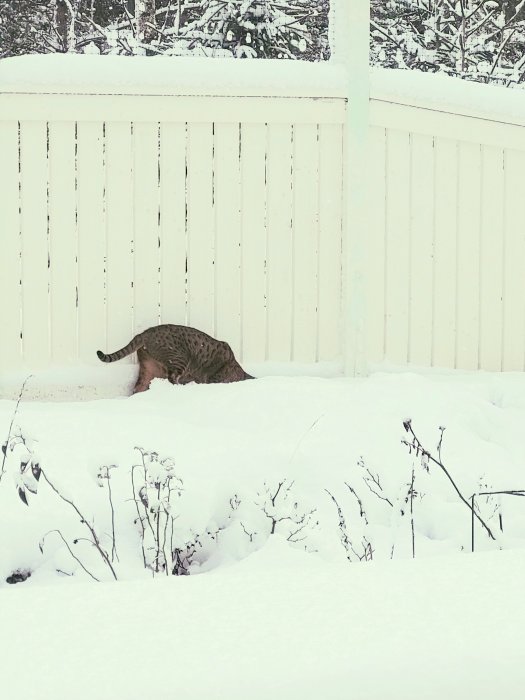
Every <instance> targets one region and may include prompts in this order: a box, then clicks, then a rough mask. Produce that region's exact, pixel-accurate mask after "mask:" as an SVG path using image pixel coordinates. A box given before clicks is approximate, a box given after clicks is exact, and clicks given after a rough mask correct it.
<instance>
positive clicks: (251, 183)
mask: <svg viewBox="0 0 525 700" xmlns="http://www.w3.org/2000/svg"><path fill="white" fill-rule="evenodd" d="M266 130H267V127H266V126H265V125H264V124H262V125H261V124H243V125H242V126H241V171H242V177H241V187H242V193H241V196H242V206H241V216H242V246H241V252H242V272H241V274H242V356H243V357H248V358H249V359H250V360H252V361H254V362H261V361H263V360H265V359H266V335H267V279H266V278H267V236H266V143H267V134H266Z"/></svg>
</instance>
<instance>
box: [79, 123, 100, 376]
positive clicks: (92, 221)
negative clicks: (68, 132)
mask: <svg viewBox="0 0 525 700" xmlns="http://www.w3.org/2000/svg"><path fill="white" fill-rule="evenodd" d="M77 231H78V339H79V357H80V359H81V360H82V361H84V362H89V363H93V362H97V359H96V355H95V353H96V351H97V350H98V349H101V348H104V347H107V339H106V309H105V264H106V231H105V222H104V134H103V124H102V123H100V122H79V123H78V124H77Z"/></svg>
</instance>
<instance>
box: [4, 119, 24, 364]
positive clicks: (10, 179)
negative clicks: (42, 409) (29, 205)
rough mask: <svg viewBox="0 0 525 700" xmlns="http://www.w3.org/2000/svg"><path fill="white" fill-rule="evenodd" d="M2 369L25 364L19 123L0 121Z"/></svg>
mask: <svg viewBox="0 0 525 700" xmlns="http://www.w3.org/2000/svg"><path fill="white" fill-rule="evenodd" d="M0 163H2V166H1V167H0V232H1V236H2V239H1V240H2V254H1V255H0V318H1V319H2V342H0V367H2V369H7V368H10V367H16V366H17V365H19V364H20V361H21V339H20V334H21V332H22V327H21V318H20V303H21V299H20V292H21V288H20V279H21V268H20V214H19V206H20V202H19V194H20V193H19V172H18V123H17V122H15V121H10V122H0Z"/></svg>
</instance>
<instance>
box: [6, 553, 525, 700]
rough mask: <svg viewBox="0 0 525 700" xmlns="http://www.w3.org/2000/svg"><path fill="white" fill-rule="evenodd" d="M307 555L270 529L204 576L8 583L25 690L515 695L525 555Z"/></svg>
mask: <svg viewBox="0 0 525 700" xmlns="http://www.w3.org/2000/svg"><path fill="white" fill-rule="evenodd" d="M317 564H318V565H317V566H312V562H311V556H309V555H307V554H304V553H300V552H295V551H293V550H290V548H289V547H288V546H287V545H286V544H285V543H284V542H282V541H279V540H278V539H274V540H273V541H271V542H269V543H268V545H267V546H266V547H265V548H264V549H262V550H261V551H259V552H257V553H255V554H254V555H252V557H250V558H249V559H248V560H246V561H244V562H242V563H240V564H237V565H234V566H231V567H229V568H228V569H225V570H224V571H220V572H216V573H213V574H209V575H208V576H206V577H204V576H200V577H190V578H180V577H179V578H171V579H168V580H165V579H162V580H157V581H147V582H142V583H138V582H125V583H118V584H101V585H99V586H94V585H93V586H90V585H88V584H81V585H78V586H74V587H73V586H71V587H60V588H58V589H57V588H50V587H39V588H37V587H34V588H32V589H29V590H27V591H22V587H21V586H18V587H14V590H12V591H11V590H9V591H3V593H2V595H3V598H4V601H3V602H4V605H3V606H2V610H3V612H2V615H1V629H2V632H1V634H2V637H3V639H4V640H6V642H8V643H5V644H4V645H3V648H2V685H3V687H4V688H8V689H10V690H13V691H15V692H16V697H17V698H19V699H20V700H65V698H67V697H71V696H73V697H75V698H77V699H78V700H87V699H88V698H98V700H113V698H125V699H126V700H139V699H140V698H144V697H155V698H158V699H159V700H168V699H169V698H173V697H181V698H184V699H185V700H193V699H195V700H201V699H202V698H206V699H207V700H219V699H220V698H224V697H228V698H230V700H245V698H251V699H252V700H262V699H263V698H268V697H274V698H287V699H289V700H310V699H312V700H313V699H317V698H325V699H326V700H346V699H347V698H349V697H356V698H359V700H383V699H384V698H385V697H388V698H390V700H398V699H399V700H401V699H402V700H421V699H422V698H424V699H425V700H433V699H435V700H443V698H444V697H449V698H451V700H459V698H461V697H476V698H478V699H479V700H489V699H491V698H495V697H497V698H505V699H506V700H518V699H519V698H521V697H522V693H523V682H524V681H525V665H524V663H523V662H524V661H525V653H524V648H523V644H522V643H521V640H522V637H523V625H524V623H525V612H524V610H523V606H522V605H520V601H521V598H522V581H523V570H524V565H525V556H524V553H523V552H519V553H515V552H514V553H510V552H496V553H491V554H483V555H478V556H477V557H460V556H456V557H451V558H450V559H449V560H447V561H446V562H443V561H442V560H432V561H430V562H428V561H425V562H419V561H415V562H408V563H404V564H401V563H400V562H393V563H388V564H377V563H370V564H367V565H362V566H354V567H350V566H349V567H347V568H343V567H341V566H335V565H333V564H325V565H323V566H320V565H319V562H317Z"/></svg>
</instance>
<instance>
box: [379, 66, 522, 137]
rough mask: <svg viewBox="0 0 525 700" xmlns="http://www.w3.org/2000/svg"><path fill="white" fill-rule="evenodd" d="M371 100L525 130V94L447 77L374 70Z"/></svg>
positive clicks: (395, 70) (520, 91)
mask: <svg viewBox="0 0 525 700" xmlns="http://www.w3.org/2000/svg"><path fill="white" fill-rule="evenodd" d="M370 97H371V98H372V99H374V100H382V101H386V102H395V103H397V104H406V105H412V106H415V107H421V108H422V109H429V110H430V109H433V110H438V111H442V112H451V113H453V114H465V115H467V116H475V117H480V118H483V119H491V120H494V121H503V122H506V123H512V124H518V125H520V126H525V116H524V115H525V90H509V89H508V88H506V87H502V86H499V85H484V84H482V83H475V82H471V81H468V80H463V79H461V78H454V77H451V76H448V75H445V74H443V73H438V74H434V73H423V72H420V71H417V70H404V69H389V68H375V67H374V68H371V69H370Z"/></svg>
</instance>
